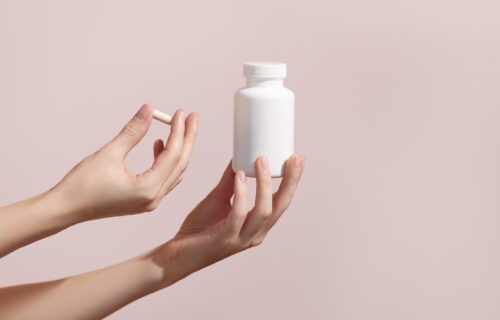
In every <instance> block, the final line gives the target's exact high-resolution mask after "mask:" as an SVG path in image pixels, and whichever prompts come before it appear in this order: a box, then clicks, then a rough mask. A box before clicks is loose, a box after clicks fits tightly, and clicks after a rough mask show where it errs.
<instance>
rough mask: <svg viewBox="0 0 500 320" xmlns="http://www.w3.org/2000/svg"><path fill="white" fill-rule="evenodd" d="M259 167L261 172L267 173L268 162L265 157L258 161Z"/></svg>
mask: <svg viewBox="0 0 500 320" xmlns="http://www.w3.org/2000/svg"><path fill="white" fill-rule="evenodd" d="M260 167H261V168H262V170H264V171H267V170H269V162H268V161H267V158H266V157H262V158H261V159H260Z"/></svg>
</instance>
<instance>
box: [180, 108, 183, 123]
mask: <svg viewBox="0 0 500 320" xmlns="http://www.w3.org/2000/svg"><path fill="white" fill-rule="evenodd" d="M183 119H184V111H183V110H181V111H179V122H182V120H183Z"/></svg>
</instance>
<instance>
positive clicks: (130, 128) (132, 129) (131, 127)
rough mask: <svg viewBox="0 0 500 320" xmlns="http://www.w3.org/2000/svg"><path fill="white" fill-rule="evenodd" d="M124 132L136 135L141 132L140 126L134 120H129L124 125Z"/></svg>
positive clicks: (128, 134)
mask: <svg viewBox="0 0 500 320" xmlns="http://www.w3.org/2000/svg"><path fill="white" fill-rule="evenodd" d="M122 133H123V134H124V135H126V136H131V137H132V136H136V135H137V134H138V133H139V127H138V126H137V125H136V124H135V123H134V122H133V121H132V122H129V123H127V125H126V126H125V127H123V129H122Z"/></svg>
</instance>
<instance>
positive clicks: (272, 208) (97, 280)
mask: <svg viewBox="0 0 500 320" xmlns="http://www.w3.org/2000/svg"><path fill="white" fill-rule="evenodd" d="M149 111H151V110H150V107H149ZM178 113H179V112H178ZM178 113H176V117H177V118H176V117H174V121H176V119H177V121H178V125H179V127H178V128H175V127H173V128H172V130H173V132H174V131H175V130H177V129H179V131H180V127H181V123H183V122H182V121H181V120H179V118H180V119H182V116H181V115H179V114H178ZM190 117H192V118H191V119H189V118H190ZM190 117H188V118H187V119H186V121H185V123H186V125H185V129H184V128H183V131H182V133H183V135H182V136H183V141H184V142H183V144H182V148H179V149H180V150H181V151H179V153H180V156H179V155H176V156H169V157H172V158H174V159H175V161H174V160H170V161H171V163H170V162H168V163H169V165H168V166H167V165H166V164H165V163H167V161H166V160H165V161H164V162H163V160H162V159H169V158H168V157H167V152H168V151H169V150H170V148H173V147H172V144H169V141H171V139H173V138H172V135H173V132H172V133H171V135H170V137H169V140H168V141H167V144H166V146H165V147H164V146H163V143H161V145H160V143H158V142H157V143H155V146H154V155H155V162H154V163H161V168H162V169H161V170H158V171H154V170H156V169H155V167H156V168H159V167H158V166H160V164H157V165H155V164H153V166H152V168H151V169H149V170H148V171H146V172H145V173H142V174H140V175H136V178H133V174H132V173H131V172H130V170H128V169H126V167H125V165H124V164H123V162H120V161H119V160H117V158H118V159H122V160H123V158H124V157H125V156H126V153H127V152H128V150H130V149H131V148H132V147H133V146H134V145H135V144H136V143H137V142H138V141H139V140H140V138H142V136H143V135H144V134H142V136H141V137H140V138H139V139H138V140H136V141H137V142H135V143H133V142H132V141H131V140H132V139H130V140H129V143H128V144H127V147H125V146H124V144H122V143H120V146H121V147H122V148H123V149H121V150H120V151H119V152H118V151H117V149H118V148H117V147H111V149H113V151H109V150H108V149H107V147H106V146H108V145H110V144H111V145H112V144H113V143H114V141H115V142H116V141H120V139H122V138H126V137H122V138H119V139H117V138H115V139H114V140H113V141H111V142H110V144H108V145H106V146H104V147H103V148H102V149H101V150H104V151H101V150H100V151H98V152H97V154H96V155H95V156H91V158H90V160H87V159H85V160H84V161H82V163H83V164H82V163H81V164H79V165H78V166H77V167H75V169H73V170H72V171H71V172H70V173H69V174H68V175H67V176H66V177H65V178H64V179H63V180H62V181H61V183H59V184H58V185H57V186H56V187H54V188H53V189H51V190H49V191H48V192H47V193H45V194H43V195H42V197H41V198H40V199H29V200H26V201H27V202H25V203H24V204H23V205H21V206H20V207H17V208H16V207H15V206H16V205H13V206H14V207H12V206H9V207H4V208H0V222H4V221H7V222H9V219H12V218H13V216H15V215H16V214H11V213H12V211H14V212H16V213H17V214H18V215H20V216H21V217H20V218H19V219H17V220H15V221H14V222H9V224H8V225H4V224H3V223H0V234H2V250H4V252H9V251H8V250H10V251H12V250H15V248H17V247H19V246H21V245H22V243H29V242H31V241H34V240H33V239H34V238H41V237H43V236H44V235H45V236H46V235H48V234H51V233H50V232H52V233H54V232H53V231H54V230H62V229H64V228H65V227H68V225H69V224H70V222H68V221H76V222H75V223H78V222H81V221H86V220H92V219H98V218H103V217H108V216H116V215H120V214H134V213H139V212H145V211H151V210H153V209H154V208H155V207H156V206H157V204H158V202H159V200H161V198H162V197H163V196H164V195H165V194H166V193H168V191H169V190H171V189H172V188H173V187H174V186H175V185H176V184H177V183H178V182H180V180H181V179H182V172H183V171H184V170H185V168H186V167H187V162H188V159H189V156H190V154H191V150H192V143H191V142H190V141H192V142H193V143H194V137H191V136H190V135H191V134H194V135H196V120H197V116H196V115H193V116H190ZM134 120H135V118H134V119H133V120H132V121H134ZM150 121H151V119H150V114H149V123H150ZM149 123H148V118H147V117H146V125H147V127H149ZM146 131H147V129H146ZM122 132H123V130H122ZM141 132H142V131H141ZM178 136H180V133H179V135H178ZM178 136H177V137H178ZM115 148H116V149H115ZM106 150H107V151H106ZM99 152H102V153H103V155H99ZM110 154H111V155H110ZM93 157H95V158H97V159H95V158H93ZM101 157H102V159H101ZM104 159H108V160H107V161H114V162H113V164H107V163H106V160H104ZM111 159H112V160H111ZM86 160H87V162H88V163H85V161H86ZM119 163H121V165H122V167H121V169H122V170H117V169H115V168H112V166H115V165H118V164H119ZM304 164H305V159H304V157H302V156H300V155H293V156H291V157H290V158H289V159H288V161H287V163H286V167H285V175H284V177H283V179H282V181H281V184H280V187H279V189H278V191H277V192H275V193H274V194H273V193H272V183H271V175H270V171H269V169H268V167H269V166H268V162H267V159H266V158H265V157H260V158H259V159H257V161H256V163H255V171H256V180H257V183H256V196H255V206H254V207H253V208H252V209H249V208H248V187H247V182H246V177H245V174H244V173H243V172H242V171H240V172H237V173H234V172H233V171H232V169H231V164H229V165H228V167H227V168H226V170H225V172H224V174H223V176H222V178H221V180H220V181H219V183H218V184H217V186H216V187H215V188H214V189H213V190H212V191H211V192H210V193H209V194H208V195H207V196H206V197H205V198H204V199H203V200H202V201H201V202H200V203H199V204H198V205H197V206H196V207H195V208H194V209H193V210H192V211H191V212H190V213H189V214H188V216H187V217H186V219H185V221H184V223H183V224H182V226H181V227H180V229H179V231H178V233H177V234H176V235H175V236H174V237H173V238H172V239H171V240H169V241H167V242H166V243H164V244H162V245H160V246H158V247H156V248H153V249H152V250H150V251H148V252H145V253H144V254H142V255H140V256H137V257H135V258H132V259H130V260H127V261H124V262H122V263H119V264H116V265H113V266H110V267H107V268H104V269H99V270H95V271H92V272H88V273H84V274H80V275H75V276H72V277H68V278H64V279H59V280H54V281H48V282H41V283H31V284H24V285H18V286H12V287H6V288H0V318H1V319H99V318H103V317H105V316H107V315H109V314H111V313H112V312H114V311H116V310H118V309H120V308H121V307H123V306H125V305H127V304H128V303H131V302H132V301H134V300H136V299H139V298H141V297H143V296H145V295H148V294H150V293H152V292H155V291H158V290H161V289H164V288H166V287H168V286H170V285H172V284H173V283H175V282H177V281H179V280H181V279H182V278H184V277H186V276H188V275H189V274H191V273H193V272H196V271H197V270H200V269H202V268H204V267H207V266H209V265H211V264H213V263H215V262H217V261H219V260H222V259H224V258H226V257H228V256H231V255H233V254H235V253H238V252H240V251H243V250H246V249H248V248H251V247H255V246H257V245H259V244H261V243H262V241H263V240H264V238H265V236H266V234H267V233H268V232H269V230H270V229H271V228H272V226H273V225H274V224H275V223H276V222H277V220H278V219H279V218H280V216H281V215H282V214H283V212H284V211H285V210H286V209H287V208H288V206H289V205H290V203H291V201H292V198H293V195H294V193H295V190H296V188H297V185H298V183H299V180H300V177H301V175H302V171H303V168H304ZM79 166H80V167H81V168H78V167H79ZM101 166H104V168H102V167H101ZM167 168H171V170H172V171H171V173H170V174H166V172H165V171H164V170H167ZM84 169H86V170H84ZM92 170H102V172H104V173H108V174H110V176H107V177H108V178H107V179H105V178H102V176H103V175H97V174H95V175H92ZM85 171H86V174H85ZM148 172H149V173H148ZM152 172H153V173H152ZM104 173H103V174H104ZM115 175H116V176H115ZM157 175H162V179H163V180H162V179H160V178H159V177H157ZM137 176H141V178H137ZM104 177H106V175H104ZM117 177H122V178H123V179H124V180H122V183H127V181H131V182H129V183H130V184H129V185H128V186H127V185H125V186H122V185H120V184H116V185H115V184H114V183H113V182H108V181H109V180H108V179H109V178H117ZM126 177H129V178H126ZM130 177H131V178H130ZM148 177H149V178H148ZM100 179H103V180H100ZM129 179H130V180H129ZM145 181H149V184H148V186H149V187H144V185H142V184H144V183H145ZM153 181H154V182H153ZM78 183H80V184H83V190H81V191H80V193H81V194H82V195H81V197H83V198H84V199H87V201H88V202H86V201H84V199H80V195H78V197H77V192H79V189H78ZM99 183H109V184H110V185H107V186H106V188H103V187H102V186H101V185H99ZM94 188H98V190H100V191H101V192H98V191H95V190H94ZM99 188H102V189H99ZM113 188H115V189H113ZM129 188H130V189H129ZM144 189H147V190H148V191H149V192H146V191H145V190H144ZM103 190H109V191H107V192H102V191H103ZM110 191H114V192H110ZM128 192H130V193H128ZM136 192H138V193H139V195H138V194H137V193H136ZM142 192H144V193H142ZM121 193H124V195H122V194H121ZM145 195H147V196H145ZM231 199H232V201H231ZM71 200H73V201H71ZM60 201H63V202H60ZM124 202H125V203H124ZM9 208H10V209H9ZM12 208H14V209H12ZM23 209H25V210H26V209H31V210H28V211H30V212H31V213H30V214H28V216H29V215H31V217H35V216H44V215H49V216H50V218H48V219H45V220H44V219H43V218H40V219H41V221H43V222H44V223H46V224H47V225H49V226H50V227H48V226H47V225H44V224H42V225H39V226H38V227H37V226H31V227H29V228H28V229H29V230H24V232H23V234H24V235H26V236H27V238H24V239H23V238H22V237H19V236H18V237H15V240H14V241H12V240H10V239H9V238H8V236H3V232H4V231H5V232H7V233H9V232H8V230H7V227H11V228H17V229H18V228H24V227H21V226H19V225H18V224H17V223H16V222H19V223H21V222H23V223H24V220H23V219H27V217H26V216H24V215H23V212H24V211H23ZM53 212H56V214H54V213H53ZM74 216H76V218H75V217H74ZM4 226H7V227H6V228H4ZM47 230H50V232H49V231H47ZM16 231H17V230H16ZM28 231H31V232H28ZM14 233H15V232H14ZM14 233H10V235H11V236H12V235H13V234H14ZM34 235H36V236H34ZM35 240H36V239H35ZM16 246H17V247H16ZM4 247H6V248H7V249H3V248H4Z"/></svg>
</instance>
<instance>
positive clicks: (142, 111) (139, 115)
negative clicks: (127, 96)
mask: <svg viewBox="0 0 500 320" xmlns="http://www.w3.org/2000/svg"><path fill="white" fill-rule="evenodd" d="M146 114H147V105H143V106H142V107H141V108H140V109H139V111H137V113H136V114H135V117H136V118H139V119H141V120H143V119H146Z"/></svg>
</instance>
